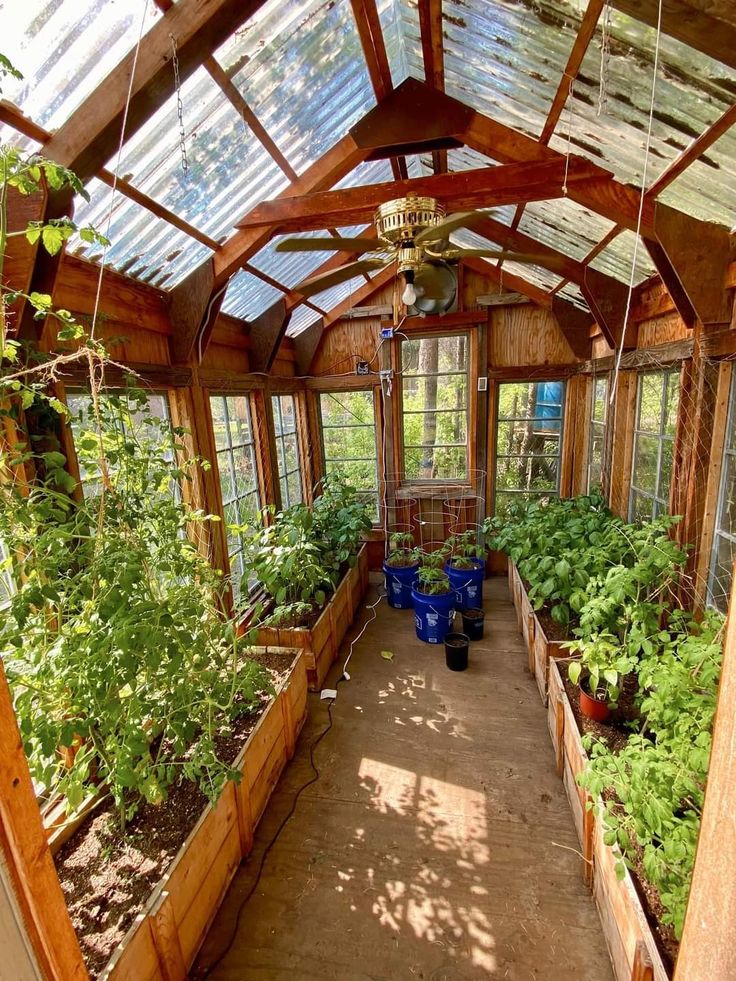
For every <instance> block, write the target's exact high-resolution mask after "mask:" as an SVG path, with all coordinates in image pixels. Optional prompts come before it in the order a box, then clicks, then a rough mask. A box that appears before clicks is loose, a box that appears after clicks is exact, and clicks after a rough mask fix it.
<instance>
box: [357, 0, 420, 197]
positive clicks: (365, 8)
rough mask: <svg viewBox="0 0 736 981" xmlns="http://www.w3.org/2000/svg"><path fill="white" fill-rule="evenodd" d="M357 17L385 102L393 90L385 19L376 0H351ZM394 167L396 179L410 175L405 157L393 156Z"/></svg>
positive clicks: (378, 95) (378, 94) (378, 97)
mask: <svg viewBox="0 0 736 981" xmlns="http://www.w3.org/2000/svg"><path fill="white" fill-rule="evenodd" d="M350 5H351V7H352V8H353V16H354V17H355V23H356V26H357V28H358V36H359V37H360V44H361V47H362V48H363V56H364V58H365V63H366V66H367V68H368V75H369V77H370V80H371V85H372V86H373V92H374V93H375V96H376V101H377V102H379V103H380V102H382V101H383V100H384V99H385V98H386V96H387V95H388V94H389V93H390V92H393V88H394V84H393V81H392V79H391V68H390V66H389V63H388V55H387V54H386V44H385V41H384V39H383V31H382V30H381V20H380V18H379V16H378V10H377V9H376V0H350ZM391 169H392V171H393V175H394V177H395V178H396V180H405V179H406V178H407V177H408V176H409V175H408V173H407V170H406V160H405V159H404V158H403V157H392V158H391Z"/></svg>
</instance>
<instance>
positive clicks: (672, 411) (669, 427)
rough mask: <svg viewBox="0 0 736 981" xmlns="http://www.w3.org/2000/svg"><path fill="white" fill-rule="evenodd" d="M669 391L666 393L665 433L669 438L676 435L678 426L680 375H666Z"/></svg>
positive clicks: (671, 372)
mask: <svg viewBox="0 0 736 981" xmlns="http://www.w3.org/2000/svg"><path fill="white" fill-rule="evenodd" d="M665 380H666V384H667V391H666V393H665V413H664V431H665V432H666V433H667V435H668V436H674V435H675V427H676V425H677V407H678V405H679V403H680V373H679V372H678V371H670V372H669V373H668V374H667V375H665Z"/></svg>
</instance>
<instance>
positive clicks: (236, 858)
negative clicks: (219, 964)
mask: <svg viewBox="0 0 736 981" xmlns="http://www.w3.org/2000/svg"><path fill="white" fill-rule="evenodd" d="M306 715H307V675H306V666H305V659H304V656H303V654H302V653H301V652H298V653H297V654H296V657H295V658H294V660H293V662H292V664H291V667H290V668H289V672H288V674H287V676H286V678H285V679H284V680H283V681H282V682H281V683H280V684H279V685H278V687H277V689H276V695H275V697H274V698H273V699H272V701H271V702H270V703H269V705H268V707H267V708H266V709H265V710H264V712H263V714H262V715H261V717H260V718H259V720H258V722H257V724H256V727H255V729H254V730H253V732H252V733H251V734H250V736H249V737H248V741H247V743H246V744H245V746H244V747H243V749H242V750H241V751H240V753H239V755H238V757H237V759H236V760H235V763H234V764H233V765H234V766H235V767H236V768H237V769H239V770H240V771H241V772H242V774H243V778H242V780H241V781H240V783H239V784H237V785H236V784H235V783H233V782H229V783H228V784H227V785H226V787H225V789H224V791H223V793H222V795H221V796H220V798H219V800H218V801H217V804H215V805H214V807H213V806H212V805H208V806H207V807H206V808H205V810H204V812H203V813H202V815H201V817H200V818H199V820H198V821H197V823H196V825H195V826H194V828H193V829H192V831H191V833H190V834H189V836H188V838H187V840H186V841H185V842H184V844H183V845H182V846H181V848H180V849H179V851H178V853H177V855H176V857H175V858H174V860H173V861H172V863H171V865H170V866H169V868H168V870H167V872H166V874H165V875H164V876H163V878H162V879H161V880H160V881H159V883H158V885H157V886H156V887H155V888H154V889H153V891H152V893H151V895H150V897H149V899H148V902H147V903H146V906H145V907H144V909H143V910H142V912H141V913H140V914H139V915H138V916H137V917H136V919H135V921H134V922H133V925H132V926H131V927H130V929H129V930H128V932H127V933H126V935H125V937H124V938H123V940H122V941H121V943H120V944H119V945H118V947H117V949H116V950H115V953H114V954H113V955H112V957H111V958H110V960H109V962H108V964H107V967H106V968H105V969H104V971H103V972H102V973H101V975H100V977H101V978H104V979H114V981H159V979H160V981H183V979H185V978H186V977H187V971H188V969H189V968H190V967H191V965H192V964H193V963H194V959H195V957H196V955H197V952H198V950H199V948H200V946H201V944H202V941H203V940H204V938H205V935H206V933H207V931H208V929H209V927H210V924H211V923H212V920H213V918H214V916H215V913H216V912H217V909H218V908H219V906H220V903H221V901H222V899H223V897H224V895H225V892H226V890H227V888H228V886H229V885H230V881H231V879H232V877H233V876H234V875H235V872H236V870H237V868H238V866H239V865H240V862H241V860H242V859H243V858H245V857H246V856H247V855H248V854H249V853H250V851H251V848H252V845H253V832H254V831H255V828H256V825H257V824H258V822H259V820H260V818H261V815H262V814H263V812H264V810H265V808H266V804H267V803H268V800H269V798H270V796H271V794H272V792H273V790H274V788H275V786H276V783H277V782H278V779H279V777H280V776H281V773H282V771H283V769H284V767H285V766H286V764H287V762H288V761H289V759H290V758H291V757H292V756H293V755H294V747H295V745H296V740H297V737H298V735H299V732H300V731H301V728H302V726H303V725H304V720H305V719H306Z"/></svg>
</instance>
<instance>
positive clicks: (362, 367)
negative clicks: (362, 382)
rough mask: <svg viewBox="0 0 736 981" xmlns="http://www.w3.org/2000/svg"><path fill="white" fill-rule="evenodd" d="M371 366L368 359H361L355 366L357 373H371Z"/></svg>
mask: <svg viewBox="0 0 736 981" xmlns="http://www.w3.org/2000/svg"><path fill="white" fill-rule="evenodd" d="M370 373H371V366H370V365H369V364H368V362H367V361H359V362H358V363H357V364H356V366H355V374H356V375H370Z"/></svg>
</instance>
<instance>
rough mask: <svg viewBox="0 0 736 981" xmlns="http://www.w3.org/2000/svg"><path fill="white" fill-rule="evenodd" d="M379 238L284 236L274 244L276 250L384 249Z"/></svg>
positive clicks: (353, 250)
mask: <svg viewBox="0 0 736 981" xmlns="http://www.w3.org/2000/svg"><path fill="white" fill-rule="evenodd" d="M385 248H386V243H385V242H382V241H381V240H380V238H336V237H334V236H330V237H329V238H284V239H281V241H280V242H278V243H277V244H276V251H277V252H375V251H376V249H385Z"/></svg>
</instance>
